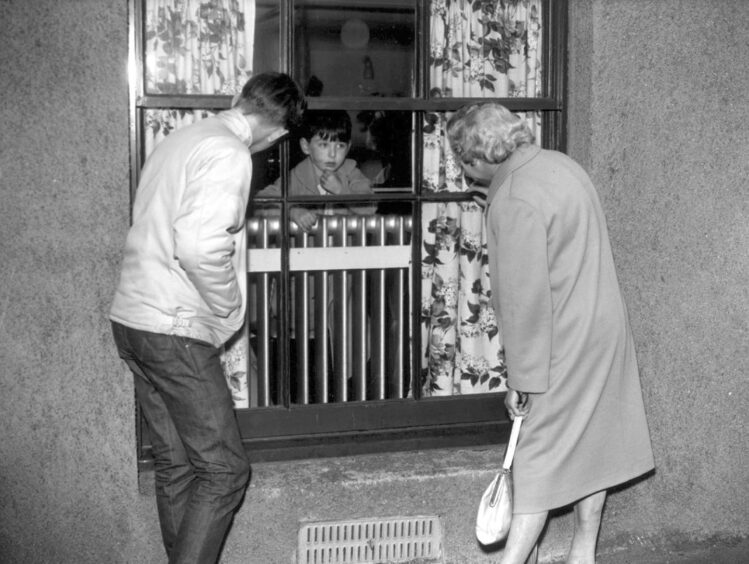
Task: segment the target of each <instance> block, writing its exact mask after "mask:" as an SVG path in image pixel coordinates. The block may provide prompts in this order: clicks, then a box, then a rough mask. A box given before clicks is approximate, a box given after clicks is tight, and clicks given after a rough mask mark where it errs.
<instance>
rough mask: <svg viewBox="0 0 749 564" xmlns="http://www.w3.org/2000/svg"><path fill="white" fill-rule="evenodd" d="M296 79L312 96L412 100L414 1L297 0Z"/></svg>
mask: <svg viewBox="0 0 749 564" xmlns="http://www.w3.org/2000/svg"><path fill="white" fill-rule="evenodd" d="M294 6H295V10H294V53H295V76H296V77H298V78H299V80H300V83H301V84H302V85H304V86H306V90H307V93H308V95H310V96H412V95H413V93H414V76H415V70H414V69H415V62H414V61H415V58H414V52H415V41H414V38H415V32H414V30H415V13H416V12H415V8H414V0H371V1H370V0H365V1H359V2H341V1H340V0H337V1H336V0H295V2H294Z"/></svg>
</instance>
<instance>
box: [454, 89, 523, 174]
mask: <svg viewBox="0 0 749 564" xmlns="http://www.w3.org/2000/svg"><path fill="white" fill-rule="evenodd" d="M447 140H448V142H449V143H450V148H451V149H452V151H453V153H455V155H456V157H457V158H458V159H460V160H461V161H463V162H466V163H468V162H471V161H473V160H475V159H481V160H483V161H485V162H487V163H492V164H498V163H501V162H502V161H503V160H505V159H506V158H507V157H509V156H510V155H511V154H512V153H513V151H515V149H517V148H518V147H521V146H523V145H529V144H531V143H533V142H534V141H535V136H534V135H533V132H532V131H531V130H530V128H529V127H528V124H527V123H526V121H525V120H524V119H523V118H521V117H519V116H517V115H515V114H513V113H512V112H511V111H510V110H508V109H507V108H505V107H504V106H502V105H500V104H497V103H494V102H486V103H482V104H472V105H469V106H463V107H462V108H460V109H459V110H458V111H456V112H455V113H454V114H453V115H452V116H451V117H450V119H449V120H448V122H447Z"/></svg>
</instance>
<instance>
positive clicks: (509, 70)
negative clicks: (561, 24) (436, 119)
mask: <svg viewBox="0 0 749 564" xmlns="http://www.w3.org/2000/svg"><path fill="white" fill-rule="evenodd" d="M430 14H431V19H430V44H431V45H430V60H429V71H430V72H429V76H430V87H431V93H432V95H433V96H444V97H457V98H462V97H466V98H468V97H500V98H507V97H523V98H533V97H538V96H541V95H542V92H541V86H542V82H541V60H540V55H541V0H433V1H432V3H431V11H430Z"/></svg>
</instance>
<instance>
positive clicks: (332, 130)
mask: <svg viewBox="0 0 749 564" xmlns="http://www.w3.org/2000/svg"><path fill="white" fill-rule="evenodd" d="M301 135H302V137H303V138H305V139H306V140H307V141H309V140H310V139H312V138H313V137H314V136H315V135H317V136H318V137H320V139H324V140H325V141H342V142H344V143H348V142H349V141H351V118H350V117H349V115H348V112H346V111H345V110H307V111H305V112H304V119H303V121H302V131H301Z"/></svg>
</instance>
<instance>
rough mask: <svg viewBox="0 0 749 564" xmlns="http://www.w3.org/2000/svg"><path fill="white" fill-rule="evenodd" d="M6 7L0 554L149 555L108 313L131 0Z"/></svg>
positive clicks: (121, 196)
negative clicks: (144, 549)
mask: <svg viewBox="0 0 749 564" xmlns="http://www.w3.org/2000/svg"><path fill="white" fill-rule="evenodd" d="M0 22H1V23H0V44H1V45H2V48H1V49H0V92H2V105H1V107H0V115H1V116H2V118H1V119H0V241H1V243H0V245H1V247H0V265H2V266H1V267H0V417H2V431H0V435H1V436H2V439H1V440H0V561H2V562H7V563H15V562H19V563H21V562H24V563H25V562H39V563H47V562H49V563H52V562H54V563H73V562H77V563H78V562H146V561H147V559H146V558H142V557H141V555H142V554H143V552H142V550H143V548H141V545H146V546H147V545H148V540H149V535H151V536H152V522H150V520H151V518H152V515H151V513H153V507H152V506H153V504H152V500H151V499H146V500H141V499H140V497H139V496H138V495H137V483H136V476H137V475H136V466H135V458H134V449H133V444H134V437H133V434H134V428H133V414H132V410H133V408H132V405H133V403H132V393H133V392H132V384H131V382H130V379H128V378H125V377H124V373H123V372H122V370H121V368H120V366H119V364H118V363H117V362H116V355H115V354H114V351H113V348H112V345H111V337H110V333H109V327H108V323H107V321H106V316H105V314H106V310H107V307H108V302H109V300H110V299H111V292H112V287H113V284H114V279H115V274H116V267H117V262H118V261H119V254H120V247H121V244H122V239H123V237H124V232H125V229H126V227H127V222H128V122H127V103H128V102H127V100H128V97H127V2H124V1H122V0H3V1H0ZM146 530H147V531H148V533H147V534H146V532H145V531H146ZM149 551H150V553H153V550H152V548H150V549H149Z"/></svg>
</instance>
